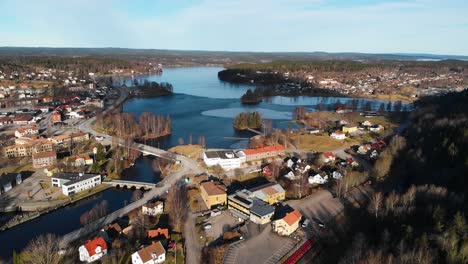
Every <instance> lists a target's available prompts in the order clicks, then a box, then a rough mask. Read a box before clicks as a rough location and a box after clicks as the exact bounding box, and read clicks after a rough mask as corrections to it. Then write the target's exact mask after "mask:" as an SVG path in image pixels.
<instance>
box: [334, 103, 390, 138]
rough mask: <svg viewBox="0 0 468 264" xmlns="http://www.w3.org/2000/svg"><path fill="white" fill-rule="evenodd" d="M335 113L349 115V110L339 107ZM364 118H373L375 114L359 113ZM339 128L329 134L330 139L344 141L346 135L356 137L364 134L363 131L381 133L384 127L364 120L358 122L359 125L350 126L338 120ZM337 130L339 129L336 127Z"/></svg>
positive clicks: (350, 124) (369, 112)
mask: <svg viewBox="0 0 468 264" xmlns="http://www.w3.org/2000/svg"><path fill="white" fill-rule="evenodd" d="M336 112H337V113H349V112H351V110H349V109H348V108H345V107H339V108H338V109H337V110H336ZM361 114H363V115H364V116H366V117H373V116H376V115H377V114H374V113H373V112H372V111H368V112H364V113H361ZM339 126H340V127H341V129H339V130H335V131H334V132H332V133H330V138H333V139H337V140H344V139H346V138H347V135H356V134H361V133H364V132H365V131H370V132H381V131H383V130H384V129H385V127H384V126H382V125H380V124H375V123H373V122H371V121H369V120H365V121H363V122H360V123H359V124H352V123H349V122H348V121H346V120H340V121H339ZM338 128H339V127H338Z"/></svg>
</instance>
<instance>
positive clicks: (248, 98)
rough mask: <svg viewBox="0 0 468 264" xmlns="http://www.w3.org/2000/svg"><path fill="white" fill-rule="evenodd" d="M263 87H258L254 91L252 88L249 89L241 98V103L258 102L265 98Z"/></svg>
mask: <svg viewBox="0 0 468 264" xmlns="http://www.w3.org/2000/svg"><path fill="white" fill-rule="evenodd" d="M263 94H264V92H263V89H260V88H257V89H254V90H253V91H252V89H249V90H247V92H245V94H243V95H242V96H241V98H240V100H241V103H243V104H258V103H261V102H262V100H263V96H264V95H263Z"/></svg>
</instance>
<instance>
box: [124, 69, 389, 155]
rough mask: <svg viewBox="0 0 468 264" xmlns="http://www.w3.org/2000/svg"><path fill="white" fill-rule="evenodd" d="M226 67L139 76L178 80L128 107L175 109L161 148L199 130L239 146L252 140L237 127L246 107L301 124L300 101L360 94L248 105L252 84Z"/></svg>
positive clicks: (214, 144) (210, 140)
mask: <svg viewBox="0 0 468 264" xmlns="http://www.w3.org/2000/svg"><path fill="white" fill-rule="evenodd" d="M220 70H222V68H220V67H193V68H169V69H165V70H164V73H163V74H162V75H147V76H138V77H136V78H137V80H138V81H140V82H141V81H143V80H145V79H146V80H149V81H156V82H169V83H171V84H172V85H173V86H174V94H173V95H172V96H165V97H155V98H144V99H132V100H129V101H127V102H126V103H125V105H124V111H125V112H129V113H134V114H135V115H136V116H139V115H140V114H141V113H143V112H153V113H155V114H157V115H164V116H167V115H169V116H170V117H171V118H172V134H171V135H170V136H167V137H164V138H161V139H157V140H152V141H151V142H150V144H152V145H154V146H157V147H160V148H164V149H167V148H170V147H173V146H176V145H178V144H179V139H180V138H182V139H183V141H184V143H188V140H189V137H190V135H192V138H193V140H194V143H196V142H197V139H198V137H199V136H204V137H205V139H206V143H207V147H210V148H239V147H243V146H246V145H247V141H246V140H242V139H233V138H246V137H249V136H252V134H250V133H245V132H242V133H239V132H237V131H235V130H234V129H233V127H232V121H233V118H234V117H235V116H236V115H237V114H238V113H240V112H243V111H250V112H252V111H258V112H260V113H261V114H262V115H263V117H264V118H265V119H270V120H272V123H273V127H277V128H286V127H288V126H291V127H295V125H294V124H293V123H290V122H288V121H290V120H291V115H292V112H293V111H294V109H295V108H296V107H297V106H303V107H306V108H308V109H310V110H312V111H315V109H316V107H317V105H319V104H321V105H322V107H323V109H333V107H334V105H335V104H337V103H342V104H346V103H347V102H351V100H353V99H354V98H340V97H308V96H298V97H285V96H275V97H272V98H268V99H267V100H265V101H263V102H262V103H260V104H258V105H243V104H241V103H240V100H239V98H240V97H241V96H242V94H244V93H245V92H246V91H247V90H248V89H252V88H253V87H252V86H248V85H232V84H227V83H225V82H222V81H220V80H219V79H218V76H217V73H218V72H219V71H220ZM133 80H134V79H132V78H131V77H120V78H116V81H117V82H119V83H125V84H127V85H129V86H131V85H132V83H133ZM357 100H358V105H357V108H358V109H363V108H364V107H365V105H366V104H367V103H368V102H369V103H370V106H371V108H372V109H374V110H377V109H378V108H379V106H380V105H381V103H384V104H385V106H386V102H383V101H378V100H372V99H357Z"/></svg>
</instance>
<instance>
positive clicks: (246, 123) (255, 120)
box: [233, 112, 263, 130]
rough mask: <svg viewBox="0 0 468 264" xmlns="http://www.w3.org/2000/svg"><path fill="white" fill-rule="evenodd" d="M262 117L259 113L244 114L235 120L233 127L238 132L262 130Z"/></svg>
mask: <svg viewBox="0 0 468 264" xmlns="http://www.w3.org/2000/svg"><path fill="white" fill-rule="evenodd" d="M262 122H263V120H262V115H261V114H260V113H259V112H242V113H240V114H238V115H237V116H236V117H235V118H234V123H233V126H234V128H235V129H237V130H246V129H249V128H251V129H260V128H261V127H262Z"/></svg>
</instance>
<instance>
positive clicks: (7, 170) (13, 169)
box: [0, 164, 34, 174]
mask: <svg viewBox="0 0 468 264" xmlns="http://www.w3.org/2000/svg"><path fill="white" fill-rule="evenodd" d="M21 171H34V169H33V167H32V164H26V165H21V166H9V167H5V168H1V169H0V174H1V173H10V172H21Z"/></svg>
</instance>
